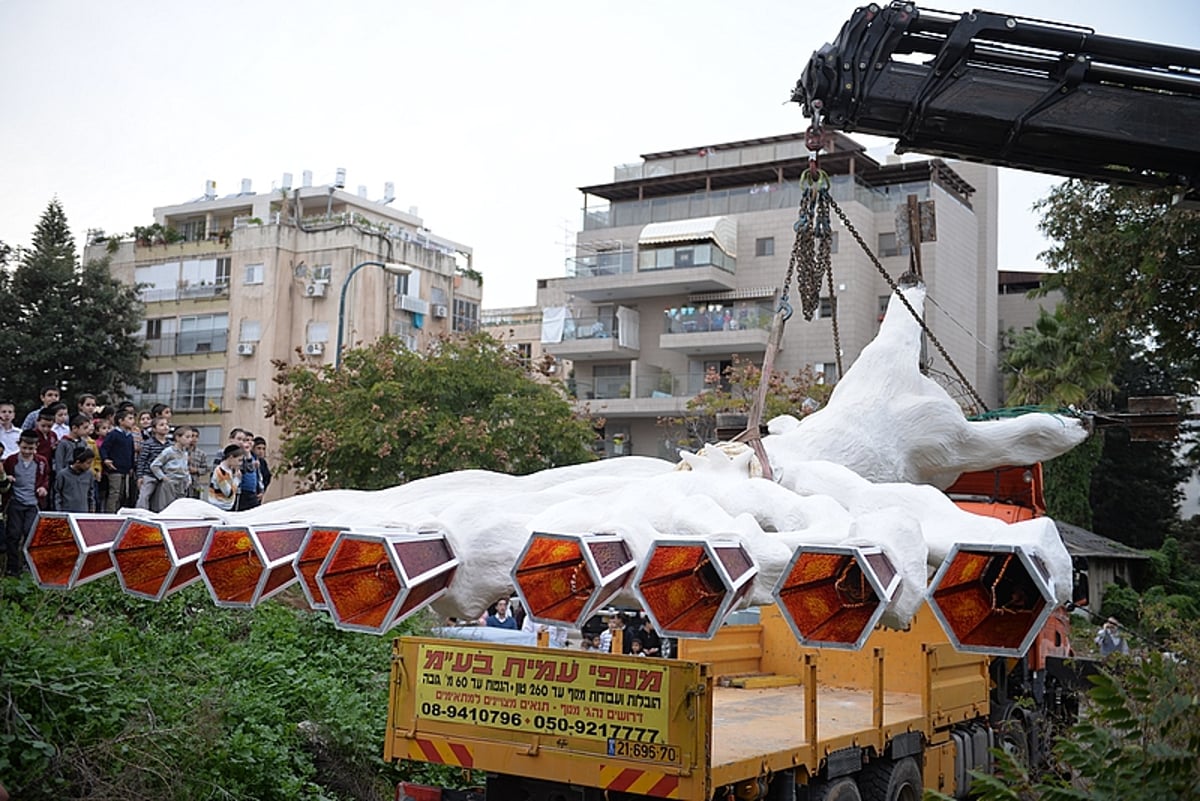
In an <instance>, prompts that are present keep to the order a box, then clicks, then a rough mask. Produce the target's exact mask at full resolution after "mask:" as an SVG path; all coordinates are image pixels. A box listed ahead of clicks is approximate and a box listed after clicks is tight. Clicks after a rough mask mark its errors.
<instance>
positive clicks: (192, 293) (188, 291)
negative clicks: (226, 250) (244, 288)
mask: <svg viewBox="0 0 1200 801" xmlns="http://www.w3.org/2000/svg"><path fill="white" fill-rule="evenodd" d="M228 296H229V284H228V283H220V284H194V285H193V284H188V285H185V286H172V287H151V288H148V289H143V290H142V291H141V292H139V293H138V297H140V298H141V300H142V302H143V303H162V302H165V301H172V300H200V299H203V298H218V297H228Z"/></svg>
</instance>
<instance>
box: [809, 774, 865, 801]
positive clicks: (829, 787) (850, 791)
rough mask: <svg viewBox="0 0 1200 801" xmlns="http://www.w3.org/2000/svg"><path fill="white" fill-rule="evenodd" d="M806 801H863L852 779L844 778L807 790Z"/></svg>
mask: <svg viewBox="0 0 1200 801" xmlns="http://www.w3.org/2000/svg"><path fill="white" fill-rule="evenodd" d="M808 801H863V797H862V793H860V792H859V791H858V785H857V784H855V783H854V779H851V778H849V777H846V778H844V779H835V780H834V781H832V782H829V783H827V784H819V785H817V786H816V787H813V788H811V789H809V791H808Z"/></svg>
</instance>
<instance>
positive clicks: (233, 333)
mask: <svg viewBox="0 0 1200 801" xmlns="http://www.w3.org/2000/svg"><path fill="white" fill-rule="evenodd" d="M285 183H289V181H287V180H286V177H285ZM210 188H211V183H210ZM363 194H365V193H364V192H363V190H360V194H359V195H355V194H352V193H349V192H346V191H344V190H342V189H341V188H339V187H338V186H332V185H331V186H309V185H305V186H302V187H298V188H295V189H291V188H290V187H289V188H288V189H285V190H276V191H273V192H270V193H262V194H255V193H253V192H252V191H250V186H249V182H246V181H244V182H243V184H242V191H241V192H239V193H238V194H235V195H229V196H225V197H217V196H216V194H215V192H213V191H206V192H205V195H204V196H203V197H200V198H198V199H196V200H194V201H191V202H187V203H182V204H178V205H172V206H164V207H161V208H156V209H155V210H154V220H155V223H156V224H157V225H156V226H155V227H154V228H153V229H137V235H136V236H135V237H133V238H117V239H108V240H105V241H98V242H93V243H89V245H88V246H87V248H86V249H85V253H84V257H85V258H98V257H102V256H105V255H107V256H109V257H110V258H111V262H112V271H113V274H114V275H115V276H116V277H118V278H119V279H121V280H123V281H126V282H129V283H136V284H137V285H138V287H139V290H140V294H141V298H142V300H143V302H144V303H145V312H146V315H145V316H146V319H145V322H144V324H143V328H142V338H143V341H144V342H145V344H146V348H147V354H148V356H147V359H146V360H145V361H144V362H143V369H144V370H145V371H146V372H148V373H149V374H150V377H151V382H152V387H151V388H150V390H149V391H141V390H136V389H131V394H132V399H133V402H134V403H136V404H137V405H138V407H139V408H142V409H148V408H149V407H150V406H151V405H153V404H155V403H160V402H161V403H166V404H168V405H170V406H171V408H172V411H173V413H174V418H173V420H174V422H175V423H176V424H182V423H188V424H191V425H195V426H196V427H197V428H199V429H200V432H201V438H200V444H201V447H202V448H204V450H205V451H206V452H208V453H216V452H217V451H218V450H220V448H221V447H223V446H224V444H225V442H226V440H227V437H228V432H229V430H230V429H231V428H233V427H240V428H245V429H249V430H251V431H253V432H254V433H255V434H260V435H262V436H264V437H266V439H267V440H268V442H269V443H272V440H273V437H272V424H271V422H270V421H269V420H268V419H267V418H266V417H265V414H264V406H265V399H266V397H267V396H268V395H269V394H270V392H271V390H272V387H273V386H274V385H273V382H272V378H273V376H274V374H275V367H274V366H273V362H276V361H280V362H284V363H289V364H290V363H296V362H298V361H300V360H303V361H305V362H307V363H310V364H332V363H335V361H336V348H337V344H338V342H337V340H338V331H339V325H340V327H341V328H342V330H343V334H342V339H343V344H344V346H345V347H353V346H355V345H356V344H358V343H362V342H369V341H373V340H375V339H377V338H379V337H380V336H381V335H383V334H385V333H392V334H395V335H397V336H399V337H401V338H402V339H403V340H404V342H405V343H406V344H407V346H408V347H410V348H419V347H421V346H422V345H423V344H424V343H425V342H426V341H427V340H428V339H429V338H431V337H434V336H436V335H438V334H440V333H444V332H449V331H453V330H460V331H461V330H470V329H473V328H476V327H477V326H478V324H479V307H480V298H481V292H482V290H481V286H480V283H479V281H478V280H477V273H475V272H474V268H473V265H472V262H471V260H472V253H471V249H470V248H469V247H466V246H464V245H461V244H458V243H456V242H453V241H451V240H448V239H445V238H442V237H438V236H435V235H433V234H431V233H430V232H429V231H428V230H426V229H425V227H424V224H423V221H422V220H421V218H420V217H418V216H416V214H415V213H405V212H402V211H399V210H396V209H392V208H391V207H390V206H389V205H388V204H387V203H386V202H375V201H370V200H368V199H367V198H366V197H364V196H363ZM168 231H169V232H170V233H168V234H166V236H163V234H164V233H165V232H168ZM176 239H177V241H169V242H168V241H166V240H176ZM365 262H378V263H380V264H387V265H392V264H398V265H402V268H401V270H397V273H399V272H401V271H403V270H404V269H405V268H406V270H407V272H405V273H404V274H393V273H391V272H388V271H386V270H385V269H383V268H381V267H380V266H379V264H367V265H365V267H362V268H360V269H356V268H359V267H360V265H363V264H364V263H365ZM389 269H394V268H389ZM352 273H353V277H352V280H351V274H352ZM343 298H344V301H343ZM343 306H344V311H343V309H342V307H343ZM272 444H273V443H272ZM282 478H283V477H282V476H281V479H282ZM287 491H289V482H287V481H284V480H281V481H279V482H278V484H277V486H273V487H272V491H271V492H270V493H269V494H268V498H273V497H281V496H282V495H283V494H284V493H285V492H287Z"/></svg>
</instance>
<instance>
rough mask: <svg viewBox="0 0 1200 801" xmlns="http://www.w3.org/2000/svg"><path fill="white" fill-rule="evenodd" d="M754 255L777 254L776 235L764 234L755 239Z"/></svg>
mask: <svg viewBox="0 0 1200 801" xmlns="http://www.w3.org/2000/svg"><path fill="white" fill-rule="evenodd" d="M754 255H755V256H774V255H775V237H773V236H764V237H760V238H758V239H755V240H754Z"/></svg>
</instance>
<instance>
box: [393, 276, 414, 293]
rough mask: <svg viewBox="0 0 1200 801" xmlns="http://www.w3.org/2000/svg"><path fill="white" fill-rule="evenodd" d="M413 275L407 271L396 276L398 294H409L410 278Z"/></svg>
mask: <svg viewBox="0 0 1200 801" xmlns="http://www.w3.org/2000/svg"><path fill="white" fill-rule="evenodd" d="M411 277H412V274H411V273H405V274H404V275H397V276H396V294H397V295H407V294H408V279H409V278H411Z"/></svg>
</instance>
